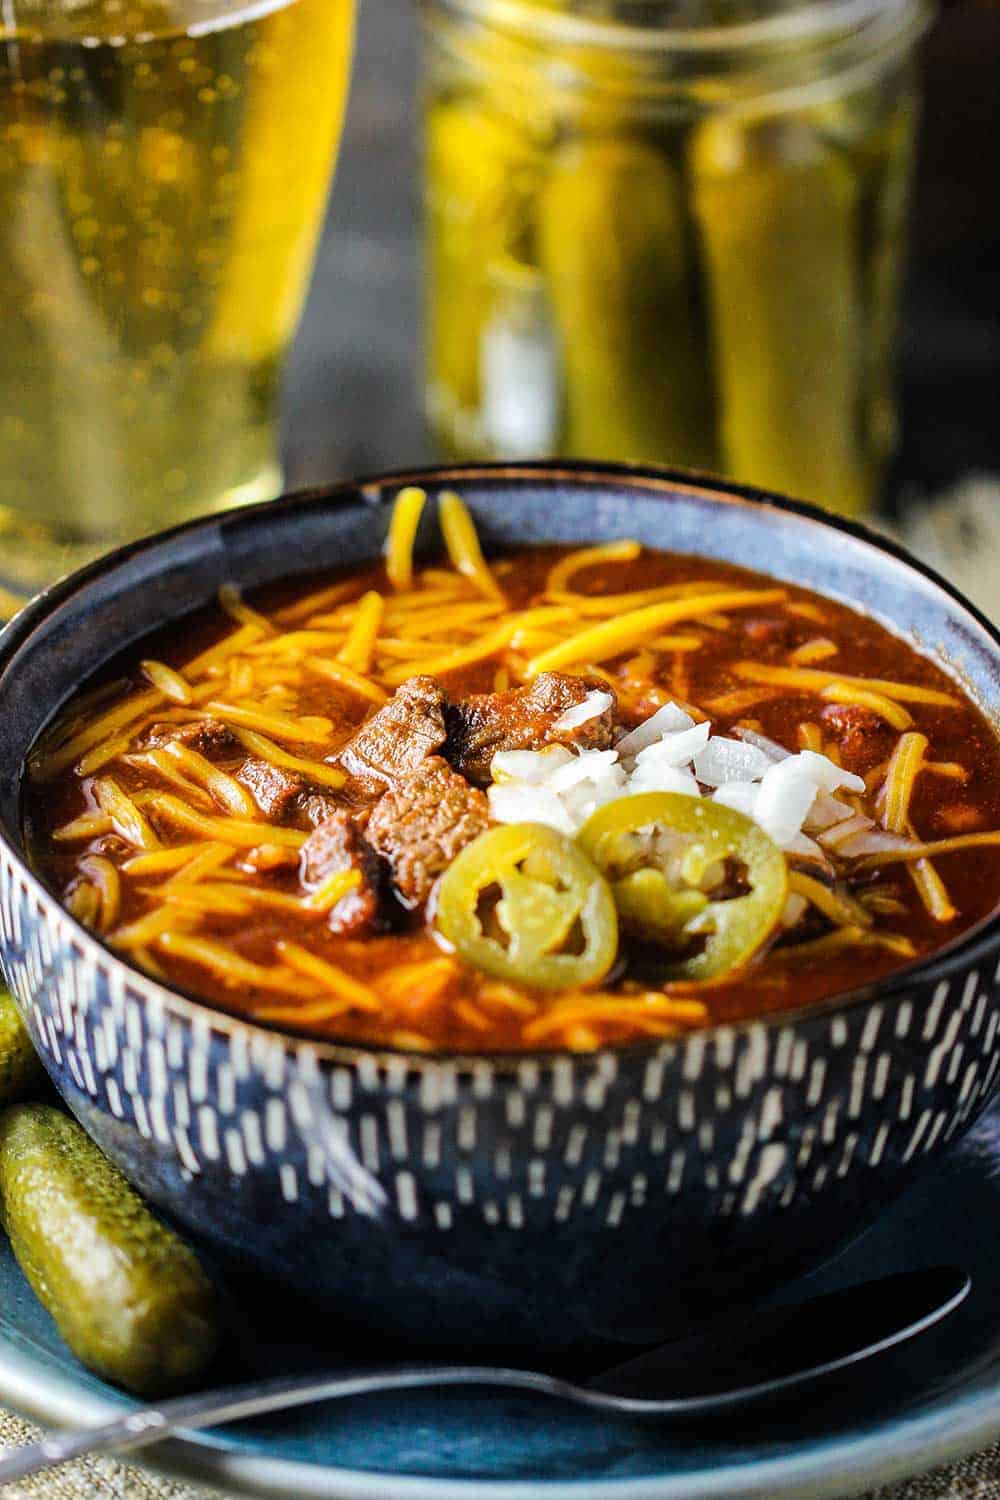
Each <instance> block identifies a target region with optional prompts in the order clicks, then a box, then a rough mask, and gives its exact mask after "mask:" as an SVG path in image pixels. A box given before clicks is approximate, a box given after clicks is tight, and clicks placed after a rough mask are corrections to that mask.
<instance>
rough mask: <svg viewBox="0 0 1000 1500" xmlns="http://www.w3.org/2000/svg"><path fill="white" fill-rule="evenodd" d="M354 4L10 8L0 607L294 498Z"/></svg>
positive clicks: (0, 241) (31, 4)
mask: <svg viewBox="0 0 1000 1500" xmlns="http://www.w3.org/2000/svg"><path fill="white" fill-rule="evenodd" d="M353 9H354V5H353V0H0V277H2V284H3V297H4V320H3V322H4V327H3V337H2V338H0V585H3V586H6V587H7V588H9V589H11V590H13V591H15V592H19V593H25V592H31V591H33V590H34V589H35V588H37V587H39V586H40V585H42V584H44V583H46V582H47V581H49V580H50V579H51V578H52V577H53V576H55V575H56V574H57V573H60V572H64V571H66V570H67V569H68V568H69V567H72V566H75V565H76V564H77V563H79V562H81V561H83V560H85V559H86V558H87V557H88V556H92V555H94V554H95V553H97V552H100V551H101V550H103V549H105V548H107V547H110V546H113V545H116V544H117V543H120V542H123V541H127V540H129V539H130V538H132V537H136V536H138V535H141V534H142V533H143V532H146V531H149V530H152V529H155V528H159V527H162V526H166V525H170V524H172V523H174V522H177V521H182V520H184V519H186V518H187V517H189V516H193V515H197V514H199V513H201V512H205V511H210V510H214V509H217V508H223V507H225V506H229V505H233V504H239V503H241V502H246V501H253V500H260V499H266V498H269V497H270V496H272V495H273V494H275V493H277V492H278V490H279V488H280V482H281V475H280V470H279V465H278V458H277V430H276V429H277V423H276V415H277V396H278V387H279V382H280V377H281V373H282V365H283V360H284V357H285V353H286V350H287V348H288V345H289V342H290V339H291V336H292V334H293V332H294V329H295V325H296V322H297V320H298V317H299V313H300V311H301V307H302V302H303V299H304V296H305V292H306V288H307V284H308V280H309V275H310V271H311V268H312V262H313V256H314V252H315V247H316V242H317V238H318V233H319V229H320V225H321V222H322V217H323V209H324V205H325V201H326V193H327V185H328V183H329V180H330V174H331V170H332V167H333V163H334V160H335V156H336V149H337V144H338V140H339V135H340V127H341V121H342V116H343V109H344V101H345V96H346V91H347V82H348V76H349V71H350V58H351V48H352V40H353Z"/></svg>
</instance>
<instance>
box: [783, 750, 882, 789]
mask: <svg viewBox="0 0 1000 1500" xmlns="http://www.w3.org/2000/svg"><path fill="white" fill-rule="evenodd" d="M793 759H794V760H796V761H797V762H798V763H799V764H800V765H801V766H802V767H803V770H804V771H805V772H808V775H809V779H810V780H811V781H812V782H813V783H814V784H815V785H816V786H817V787H819V789H820V791H821V792H836V791H839V790H840V788H841V787H845V788H846V789H847V791H849V792H863V791H864V790H865V783H864V780H863V778H862V777H860V776H855V775H854V773H853V772H852V771H845V770H844V768H843V766H838V765H835V764H834V762H833V761H832V760H830V758H829V757H828V756H826V755H819V754H817V752H816V751H815V750H800V751H799V753H798V755H796V756H794V757H793Z"/></svg>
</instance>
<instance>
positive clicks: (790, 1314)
mask: <svg viewBox="0 0 1000 1500" xmlns="http://www.w3.org/2000/svg"><path fill="white" fill-rule="evenodd" d="M971 1285H972V1283H971V1281H970V1279H969V1277H968V1276H967V1275H965V1274H964V1272H962V1271H957V1270H954V1269H952V1268H950V1267H947V1266H937V1267H932V1268H929V1269H927V1270H923V1271H908V1272H901V1273H899V1274H897V1275H895V1276H887V1277H885V1278H884V1279H882V1280H879V1281H870V1282H866V1283H863V1284H862V1285H860V1286H853V1287H848V1288H847V1289H846V1290H844V1291H840V1292H832V1293H829V1294H828V1295H826V1296H822V1297H812V1298H809V1299H808V1300H806V1301H804V1302H796V1303H791V1304H788V1305H785V1306H782V1307H775V1308H769V1309H766V1310H765V1311H764V1312H761V1313H757V1314H756V1315H754V1316H753V1317H751V1318H750V1319H749V1320H747V1321H746V1322H743V1323H741V1324H738V1325H737V1326H736V1327H727V1328H725V1329H724V1330H720V1331H715V1332H713V1333H711V1334H709V1335H707V1336H705V1335H699V1336H697V1337H695V1338H691V1339H684V1340H680V1341H675V1342H673V1343H670V1344H664V1345H661V1346H660V1347H659V1348H657V1349H653V1350H650V1351H649V1352H647V1353H645V1354H640V1355H639V1356H638V1357H637V1358H633V1359H630V1360H627V1361H626V1362H625V1363H624V1364H620V1365H616V1366H614V1368H613V1369H610V1370H605V1371H604V1372H603V1373H602V1374H600V1375H597V1376H595V1377H594V1378H593V1379H591V1380H588V1381H587V1383H586V1384H580V1385H577V1384H573V1383H571V1382H570V1381H568V1380H562V1379H560V1378H558V1377H556V1376H552V1375H545V1374H542V1373H541V1372H539V1371H535V1370H518V1369H499V1368H498V1369H494V1368H491V1367H490V1366H488V1365H484V1366H478V1365H388V1366H370V1367H367V1368H366V1367H363V1366H360V1367H359V1366H355V1367H351V1368H344V1369H340V1370H335V1371H332V1372H331V1373H329V1374H327V1375H322V1376H318V1375H315V1374H312V1375H307V1376H301V1375H300V1376H289V1377H284V1378H282V1379H278V1380H267V1381H259V1382H254V1383H250V1384H246V1385H239V1386H230V1387H228V1388H227V1389H221V1390H214V1391H203V1392H200V1393H199V1394H197V1395H194V1396H182V1397H179V1398H177V1399H175V1400H171V1401H165V1402H163V1403H162V1404H161V1405H160V1406H151V1407H146V1408H143V1409H142V1410H139V1411H134V1412H131V1413H130V1414H129V1415H127V1416H125V1417H121V1418H118V1419H117V1420H115V1421H113V1422H108V1423H107V1424H105V1425H103V1426H99V1427H87V1428H81V1429H78V1430H76V1431H72V1432H66V1433H61V1434H60V1433H52V1434H49V1435H48V1436H46V1437H43V1438H42V1439H40V1441H39V1442H37V1443H30V1444H29V1445H28V1446H27V1447H25V1448H19V1449H17V1450H16V1451H15V1452H14V1453H12V1454H10V1455H9V1456H8V1457H6V1458H3V1459H0V1484H7V1483H9V1482H10V1481H11V1480H14V1479H25V1478H27V1476H28V1475H30V1474H37V1473H40V1472H41V1471H42V1470H43V1469H49V1468H52V1467H54V1466H55V1465H56V1464H61V1463H65V1462H66V1461H67V1460H68V1459H73V1458H79V1457H80V1456H81V1455H82V1454H85V1453H126V1452H129V1451H130V1450H131V1449H134V1448H142V1447H145V1446H146V1445H147V1444H149V1443H157V1442H160V1441H161V1440H162V1439H163V1438H167V1437H171V1436H173V1435H174V1434H175V1433H177V1432H179V1431H191V1430H193V1429H195V1428H199V1427H209V1426H212V1427H214V1426H219V1425H221V1424H222V1423H224V1422H238V1421H242V1420H244V1419H245V1418H248V1417H260V1416H266V1415H267V1414H269V1413H271V1412H277V1411H285V1410H288V1409H290V1408H291V1407H295V1406H305V1405H308V1404H309V1403H311V1402H314V1401H331V1400H334V1399H336V1398H339V1397H344V1396H364V1395H369V1394H372V1393H373V1392H380V1391H399V1390H413V1389H414V1388H416V1387H418V1386H455V1385H478V1386H503V1387H508V1388H513V1389H516V1390H524V1391H534V1392H536V1393H539V1394H541V1395H545V1396H555V1397H558V1398H560V1399H562V1400H565V1401H572V1402H576V1403H577V1404H578V1405H581V1406H588V1407H592V1408H594V1409H596V1410H597V1411H602V1412H607V1413H611V1414H613V1415H615V1416H626V1417H635V1418H645V1419H659V1420H665V1419H674V1420H677V1419H680V1418H688V1419H690V1418H695V1417H706V1416H712V1415H715V1414H717V1413H720V1412H724V1411H727V1410H729V1409H730V1408H732V1407H736V1406H742V1405H745V1404H747V1403H749V1402H752V1401H760V1400H762V1399H764V1398H768V1397H775V1396H777V1395H779V1394H780V1393H782V1392H784V1391H787V1390H788V1389H790V1388H791V1387H792V1386H797V1385H800V1384H801V1383H802V1382H804V1381H808V1380H817V1379H819V1378H820V1377H822V1376H825V1375H830V1374H832V1373H833V1372H834V1371H836V1370H842V1369H843V1368H844V1367H845V1366H847V1365H854V1364H858V1363H859V1362H860V1361H861V1360H864V1359H870V1358H871V1357H872V1355H875V1354H880V1353H881V1352H882V1351H883V1350H885V1349H891V1348H893V1347H894V1346H895V1345H897V1344H901V1343H903V1342H904V1341H905V1340H907V1339H911V1338H914V1337H915V1336H916V1335H917V1334H919V1333H923V1331H924V1330H925V1329H927V1328H930V1327H932V1326H933V1325H934V1324H935V1323H938V1322H940V1321H941V1319H942V1318H945V1317H947V1316H948V1314H949V1313H951V1312H953V1311H954V1310H955V1308H956V1307H958V1306H959V1305H960V1304H961V1303H962V1302H964V1300H965V1298H966V1297H967V1296H968V1293H969V1289H970V1287H971Z"/></svg>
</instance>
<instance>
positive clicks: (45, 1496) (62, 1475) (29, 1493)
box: [0, 1412, 1000, 1500]
mask: <svg viewBox="0 0 1000 1500" xmlns="http://www.w3.org/2000/svg"><path fill="white" fill-rule="evenodd" d="M997 1425H998V1427H1000V1413H998V1415H997ZM36 1436H37V1431H36V1429H35V1428H33V1427H32V1426H30V1424H29V1423H27V1422H23V1421H22V1420H21V1418H20V1417H15V1416H13V1415H12V1414H11V1413H9V1412H0V1446H2V1447H4V1448H6V1447H18V1446H19V1445H20V1444H22V1443H29V1442H31V1441H32V1439H33V1438H34V1437H36ZM3 1495H4V1500H232V1496H231V1492H230V1493H227V1494H224V1493H223V1492H222V1491H220V1490H207V1489H203V1488H201V1487H197V1488H192V1487H191V1486H189V1485H183V1484H175V1483H174V1482H173V1481H172V1480H169V1479H162V1478H160V1477H159V1476H158V1475H156V1474H150V1473H146V1472H143V1471H141V1470H139V1469H135V1468H131V1467H126V1466H125V1465H124V1464H119V1463H116V1462H115V1461H114V1460H113V1459H110V1458H84V1459H80V1460H79V1461H78V1462H76V1463H72V1464H64V1465H63V1467H62V1468H60V1469H57V1470H56V1471H55V1472H54V1473H53V1474H51V1475H46V1474H40V1475H38V1476H37V1477H36V1478H35V1479H28V1480H25V1481H24V1483H23V1484H13V1485H8V1486H7V1487H6V1488H5V1489H4V1491H3ZM288 1500H294V1497H293V1496H289V1497H288ZM386 1500H391V1497H390V1494H389V1493H387V1494H386ZM864 1500H1000V1442H998V1443H997V1444H995V1446H994V1447H992V1448H990V1449H988V1450H987V1451H986V1452H985V1453H979V1454H976V1455H975V1456H974V1457H973V1458H967V1459H964V1460H963V1461H962V1462H961V1463H958V1464H952V1465H949V1466H948V1467H947V1468H944V1469H934V1470H932V1471H931V1472H930V1473H929V1474H923V1475H920V1476H919V1477H917V1478H915V1479H908V1480H904V1481H903V1482H902V1483H901V1484H892V1485H888V1486H887V1487H886V1488H884V1489H879V1490H872V1491H870V1492H869V1494H868V1495H866V1496H865V1497H864Z"/></svg>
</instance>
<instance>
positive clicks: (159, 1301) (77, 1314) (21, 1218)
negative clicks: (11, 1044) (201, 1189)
mask: <svg viewBox="0 0 1000 1500" xmlns="http://www.w3.org/2000/svg"><path fill="white" fill-rule="evenodd" d="M0 1218H2V1221H3V1225H4V1228H5V1229H6V1231H7V1233H8V1235H9V1236H10V1241H11V1245H12V1246H13V1249H14V1254H15V1255H16V1256H17V1260H18V1263H19V1264H20V1266H21V1269H22V1271H23V1272H24V1274H25V1276H26V1277H27V1278H28V1281H29V1282H30V1283H31V1286H32V1288H33V1289H34V1291H35V1293H36V1295H37V1296H38V1298H39V1300H40V1301H41V1302H42V1304H43V1306H44V1307H45V1308H46V1309H47V1310H48V1311H49V1313H51V1315H52V1317H53V1319H54V1320H55V1323H56V1326H57V1328H58V1329H59V1332H60V1333H61V1334H62V1336H63V1338H64V1339H65V1340H66V1343H67V1344H68V1345H69V1347H70V1348H71V1349H72V1351H73V1353H74V1354H75V1355H76V1356H77V1358H78V1359H79V1360H81V1361H82V1363H83V1364H85V1365H87V1366H88V1368H90V1369H91V1370H94V1371H95V1372H96V1373H97V1374H98V1375H100V1376H102V1377H103V1378H105V1379H106V1380H110V1381H112V1382H114V1384H116V1385H121V1386H124V1387H125V1388H126V1389H128V1390H130V1391H134V1392H135V1393H136V1394H138V1395H141V1396H146V1397H156V1396H159V1395H162V1394H164V1393H166V1392H168V1391H171V1390H176V1389H180V1388H183V1387H185V1386H187V1385H190V1384H191V1383H192V1382H193V1381H194V1380H195V1379H196V1378H197V1376H198V1375H200V1374H201V1373H202V1371H204V1370H205V1368H206V1367H207V1365H208V1364H209V1362H210V1361H211V1359H212V1357H213V1356H214V1354H215V1351H216V1348H217V1346H218V1342H219V1320H218V1313H217V1307H216V1300H215V1293H214V1290H213V1288H212V1284H211V1282H210V1281H209V1279H208V1276H207V1275H206V1273H205V1272H204V1271H203V1269H202V1267H201V1265H200V1264H199V1262H198V1260H197V1259H196V1257H195V1255H194V1252H193V1251H192V1250H190V1249H189V1248H188V1246H187V1245H186V1244H185V1243H184V1242H183V1240H181V1239H179V1238H178V1237H177V1235H175V1234H174V1233H173V1231H172V1230H170V1229H168V1228H167V1227H166V1226H165V1225H164V1224H162V1223H161V1222H160V1220H159V1219H157V1218H154V1216H153V1214H152V1213H150V1211H149V1209H148V1208H147V1207H146V1206H145V1204H144V1203H143V1202H142V1200H141V1199H140V1198H139V1196H138V1194H137V1193H135V1192H134V1191H133V1189H132V1188H131V1187H130V1186H129V1184H128V1183H127V1182H126V1181H125V1179H124V1177H122V1175H121V1173H120V1172H119V1171H118V1170H117V1168H115V1167H113V1166H112V1165H111V1163H110V1162H109V1161H108V1160H107V1159H106V1158H105V1157H104V1156H103V1155H102V1154H101V1152H100V1151H99V1150H98V1148H97V1147H96V1146H95V1145H94V1143H93V1141H91V1140H90V1138H89V1137H88V1136H87V1135H86V1133H85V1132H84V1131H83V1130H82V1129H81V1127H80V1126H79V1125H78V1124H77V1123H76V1121H75V1120H72V1119H70V1118H69V1116H68V1115H65V1114H63V1113H62V1112H61V1111H60V1110H57V1109H53V1108H50V1107H49V1106H48V1105H43V1104H15V1105H12V1106H11V1107H10V1108H9V1109H7V1110H5V1111H4V1112H3V1113H2V1114H0Z"/></svg>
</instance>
